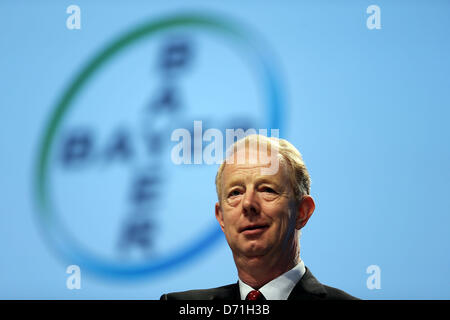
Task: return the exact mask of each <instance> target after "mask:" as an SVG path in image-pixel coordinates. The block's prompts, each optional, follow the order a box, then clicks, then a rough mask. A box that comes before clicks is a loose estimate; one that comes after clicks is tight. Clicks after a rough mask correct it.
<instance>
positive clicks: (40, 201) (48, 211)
mask: <svg viewBox="0 0 450 320" xmlns="http://www.w3.org/2000/svg"><path fill="white" fill-rule="evenodd" d="M180 26H182V27H196V28H207V29H208V30H211V31H214V32H216V33H219V34H220V35H222V36H226V37H230V38H232V39H233V40H234V41H236V42H237V43H238V44H240V45H242V46H243V47H244V48H246V50H247V52H249V53H251V54H253V56H254V57H255V58H256V59H255V60H254V61H256V62H257V63H259V64H260V69H261V70H262V73H263V82H264V89H265V93H266V101H267V106H266V107H267V112H268V118H269V121H270V126H269V127H268V128H267V129H268V130H270V129H280V130H281V115H282V114H284V112H283V109H284V102H283V99H282V90H281V86H280V82H279V78H278V76H277V73H276V72H275V68H274V67H273V66H272V64H271V63H270V59H269V58H268V57H267V56H265V54H267V52H266V50H263V49H262V46H261V45H260V44H259V42H257V41H255V37H254V36H253V38H250V37H248V36H247V35H245V34H244V33H243V32H242V31H241V30H239V29H238V28H237V27H236V26H235V24H232V23H229V22H228V23H227V22H225V21H224V20H223V19H220V18H217V17H214V18H211V17H210V16H205V15H203V14H195V13H194V14H181V15H176V16H172V17H166V18H161V19H159V20H157V21H150V22H147V23H144V24H143V25H140V26H138V27H136V28H135V29H133V30H132V31H131V32H127V33H125V34H124V35H122V36H121V37H120V38H119V39H118V40H116V41H113V42H112V43H111V44H109V45H108V46H107V47H106V48H105V49H103V50H102V51H101V52H100V53H99V54H97V55H96V56H95V57H94V58H93V59H91V60H90V62H89V63H88V64H87V65H86V66H85V67H84V69H82V71H81V72H80V73H79V74H78V75H77V76H76V77H75V80H74V81H73V82H72V83H71V85H70V86H69V87H68V88H67V89H66V91H65V92H64V94H63V95H62V98H61V99H60V100H59V102H58V103H57V104H56V107H55V108H54V110H53V112H52V113H51V116H50V120H49V122H48V124H47V126H46V130H45V133H44V135H43V138H42V140H41V143H40V145H39V151H38V161H37V163H36V168H35V176H34V179H35V183H34V196H35V201H36V204H37V206H38V213H39V218H40V219H39V220H40V222H41V225H42V226H43V228H44V231H46V232H45V233H46V235H47V236H48V237H49V239H50V240H51V242H52V244H53V245H54V246H55V249H56V250H57V251H58V252H59V253H61V254H62V256H64V257H65V258H66V259H67V260H68V261H70V262H71V263H73V264H77V265H80V266H82V267H83V268H87V269H88V270H90V271H93V272H94V273H97V274H100V275H103V276H112V277H117V276H119V277H125V278H131V277H136V276H148V275H150V274H155V273H159V272H161V271H165V270H168V269H170V268H173V267H175V266H178V265H179V264H181V263H183V262H185V261H188V260H191V259H192V258H193V257H195V256H197V255H199V254H201V253H202V252H203V251H205V249H206V248H207V247H209V246H210V245H211V244H212V243H214V242H215V241H216V240H217V239H219V238H220V237H221V235H222V231H221V229H220V228H219V227H218V225H217V224H216V223H215V226H214V227H212V228H211V229H210V230H208V231H207V232H206V233H205V235H204V236H202V237H201V238H199V239H197V240H196V241H194V242H193V243H192V244H191V245H190V246H189V247H188V248H187V249H185V250H183V251H179V252H176V253H175V254H173V255H171V256H169V257H167V258H164V259H162V260H161V261H156V262H153V261H145V262H141V263H138V264H136V263H135V264H132V265H131V264H126V263H105V262H104V261H103V260H100V259H98V258H96V257H95V256H94V255H92V254H91V253H89V252H83V251H82V250H80V248H78V246H77V244H76V241H75V240H74V239H71V238H70V235H69V234H67V233H64V231H62V230H63V229H62V228H61V225H60V223H59V222H58V219H57V216H56V214H55V212H54V210H53V209H52V205H51V197H50V195H49V181H48V176H49V162H50V153H51V149H52V142H53V141H54V137H55V136H56V133H57V131H58V127H59V125H60V124H61V123H62V120H63V119H64V115H65V114H66V113H67V111H68V110H69V109H70V106H71V102H72V101H73V99H74V98H75V97H76V95H77V93H78V92H80V91H81V90H82V88H83V87H84V85H85V84H86V83H87V82H88V81H89V79H90V78H91V77H92V76H93V75H94V74H95V73H96V72H97V71H98V70H100V69H101V68H102V67H103V66H104V65H105V64H106V62H108V61H109V60H111V59H112V58H113V57H114V56H115V55H116V54H118V53H119V52H120V51H121V50H123V49H124V48H126V47H129V46H130V45H132V44H134V43H136V42H137V41H139V40H142V39H143V38H146V37H149V36H152V35H154V34H155V33H157V32H159V31H164V30H168V29H171V28H174V27H180Z"/></svg>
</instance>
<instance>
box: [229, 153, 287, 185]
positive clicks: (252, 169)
mask: <svg viewBox="0 0 450 320" xmlns="http://www.w3.org/2000/svg"><path fill="white" fill-rule="evenodd" d="M247 160H248V159H247ZM276 161H279V165H278V170H276V172H275V173H274V174H264V170H262V169H264V168H269V167H270V165H271V164H270V163H268V164H264V163H252V162H249V161H246V163H243V164H240V163H225V165H224V168H223V171H222V184H223V185H224V186H226V185H229V184H232V183H233V182H237V181H242V180H247V179H251V180H265V181H274V182H278V183H283V182H285V181H287V179H288V172H287V170H286V165H285V163H284V161H280V160H279V159H278V157H277V159H276Z"/></svg>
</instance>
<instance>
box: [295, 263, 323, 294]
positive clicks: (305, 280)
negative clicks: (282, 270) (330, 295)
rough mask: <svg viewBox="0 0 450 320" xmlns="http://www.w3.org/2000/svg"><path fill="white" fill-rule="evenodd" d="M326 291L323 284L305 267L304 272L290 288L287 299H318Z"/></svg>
mask: <svg viewBox="0 0 450 320" xmlns="http://www.w3.org/2000/svg"><path fill="white" fill-rule="evenodd" d="M326 294H327V292H326V290H325V288H324V286H323V285H322V284H321V283H320V282H319V281H318V280H317V279H316V277H314V276H313V274H312V273H311V271H309V269H308V268H306V272H305V274H304V275H303V277H302V278H301V279H300V281H299V282H297V284H296V285H295V287H294V289H292V292H291V294H290V295H289V297H288V300H311V299H313V300H320V299H323V298H325V296H326Z"/></svg>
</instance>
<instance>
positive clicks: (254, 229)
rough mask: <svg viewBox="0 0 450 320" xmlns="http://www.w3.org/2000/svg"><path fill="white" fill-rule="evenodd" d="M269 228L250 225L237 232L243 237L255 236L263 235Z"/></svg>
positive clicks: (261, 225)
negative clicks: (243, 235)
mask: <svg viewBox="0 0 450 320" xmlns="http://www.w3.org/2000/svg"><path fill="white" fill-rule="evenodd" d="M267 228H269V225H267V224H251V225H248V226H245V227H243V228H241V229H240V231H239V232H241V233H243V234H245V235H257V234H260V233H263V232H264V231H266V230H267Z"/></svg>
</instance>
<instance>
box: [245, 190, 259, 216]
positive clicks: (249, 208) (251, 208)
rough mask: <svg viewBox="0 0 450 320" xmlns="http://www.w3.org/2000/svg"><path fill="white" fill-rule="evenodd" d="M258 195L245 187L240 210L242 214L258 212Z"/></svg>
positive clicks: (255, 213)
mask: <svg viewBox="0 0 450 320" xmlns="http://www.w3.org/2000/svg"><path fill="white" fill-rule="evenodd" d="M260 209H261V208H260V204H259V200H258V197H257V195H256V193H255V191H254V190H253V189H250V188H247V190H246V192H245V194H244V199H243V202H242V212H243V214H244V215H257V214H259V212H260Z"/></svg>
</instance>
